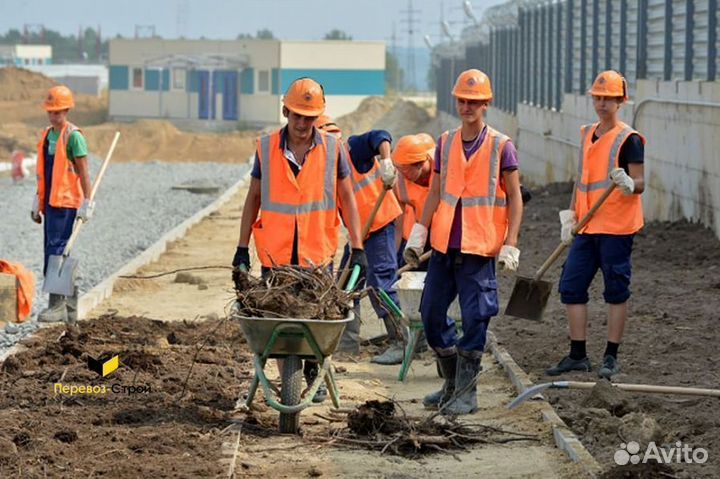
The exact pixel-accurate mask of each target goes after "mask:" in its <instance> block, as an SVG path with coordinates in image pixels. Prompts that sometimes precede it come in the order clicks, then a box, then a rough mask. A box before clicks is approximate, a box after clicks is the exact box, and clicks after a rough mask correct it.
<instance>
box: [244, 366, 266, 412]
mask: <svg viewBox="0 0 720 479" xmlns="http://www.w3.org/2000/svg"><path fill="white" fill-rule="evenodd" d="M266 361H267V360H266V359H265V360H264V359H263V358H262V356H261V355H260V354H256V355H255V365H256V366H257V365H260V366H262V368H263V369H264V368H265V362H266ZM259 385H260V374H259V373H258V371H255V376H253V380H252V382H251V383H250V389H249V390H248V394H247V399H246V400H245V405H246V406H247V407H250V404H252V402H253V399H255V393H256V392H257V388H258V386H259Z"/></svg>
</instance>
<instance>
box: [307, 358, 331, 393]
mask: <svg viewBox="0 0 720 479" xmlns="http://www.w3.org/2000/svg"><path fill="white" fill-rule="evenodd" d="M319 370H320V367H319V366H318V363H316V362H315V361H307V360H306V361H305V365H304V366H303V375H304V376H305V382H306V383H307V385H308V387H310V386H312V383H313V382H315V378H317V377H318V371H319ZM327 395H328V391H327V387H325V383H324V382H322V383H320V387H319V388H318V390H317V392H316V393H315V395H314V396H313V398H312V402H314V403H321V402H323V401H324V400H325V399H327Z"/></svg>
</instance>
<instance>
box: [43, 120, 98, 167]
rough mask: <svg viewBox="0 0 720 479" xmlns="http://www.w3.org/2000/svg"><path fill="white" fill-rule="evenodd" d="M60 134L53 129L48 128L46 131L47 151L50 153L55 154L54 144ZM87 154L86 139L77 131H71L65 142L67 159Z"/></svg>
mask: <svg viewBox="0 0 720 479" xmlns="http://www.w3.org/2000/svg"><path fill="white" fill-rule="evenodd" d="M59 136H60V133H59V132H56V131H55V130H54V129H52V128H51V129H50V132H49V133H48V136H47V140H48V153H49V154H51V155H54V154H55V145H56V144H57V140H58V137H59ZM87 154H88V147H87V141H86V140H85V137H84V136H83V135H82V133H80V132H79V131H73V132H72V133H71V134H70V139H69V140H68V144H67V156H68V159H70V160H74V159H75V158H82V157H83V156H87Z"/></svg>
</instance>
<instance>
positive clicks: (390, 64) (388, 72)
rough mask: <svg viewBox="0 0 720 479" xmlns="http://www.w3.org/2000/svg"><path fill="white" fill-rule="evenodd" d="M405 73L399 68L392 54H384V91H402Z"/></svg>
mask: <svg viewBox="0 0 720 479" xmlns="http://www.w3.org/2000/svg"><path fill="white" fill-rule="evenodd" d="M404 77H405V71H404V70H403V69H402V68H400V64H399V63H398V60H397V58H396V57H395V55H393V54H392V53H390V52H388V51H386V52H385V90H387V91H388V92H395V93H397V92H398V91H400V90H402V89H403V81H404Z"/></svg>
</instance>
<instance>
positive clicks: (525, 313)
mask: <svg viewBox="0 0 720 479" xmlns="http://www.w3.org/2000/svg"><path fill="white" fill-rule="evenodd" d="M615 186H616V185H615V183H610V186H609V187H608V189H607V190H605V192H604V193H603V194H602V196H601V197H600V198H599V199H598V200H597V201H596V202H595V204H594V205H593V206H592V208H590V211H588V212H587V214H586V215H585V216H584V217H583V218H582V219H581V220H580V222H579V223H578V224H577V225H576V226H575V228H573V231H572V234H573V236H575V235H577V234H578V232H579V231H580V230H582V229H583V228H584V227H585V225H586V224H587V223H588V222H589V221H590V219H591V218H592V216H593V215H594V214H595V212H596V211H597V210H598V209H599V208H600V207H601V206H602V204H603V203H604V202H605V200H606V199H607V198H608V197H609V196H610V194H611V193H612V192H613V191H615ZM567 247H568V244H566V243H560V244H559V245H558V247H557V248H555V251H553V253H552V254H551V255H550V257H549V258H548V259H547V260H545V262H544V263H543V265H542V266H541V267H540V269H539V270H538V271H537V273H535V276H534V277H532V278H527V277H522V276H518V277H517V278H516V279H515V287H514V288H513V291H512V294H511V295H510V300H509V301H508V304H507V308H505V315H506V316H515V317H517V318H523V319H531V320H533V321H539V320H541V319H542V315H543V312H544V311H545V307H546V306H547V303H548V300H549V299H550V292H551V291H552V286H553V285H552V283H550V282H549V281H542V280H541V278H542V277H543V275H544V274H545V272H546V271H547V270H548V269H549V268H550V266H552V265H553V263H555V261H557V259H558V258H559V257H560V255H561V254H562V253H563V251H565V248H567Z"/></svg>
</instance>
